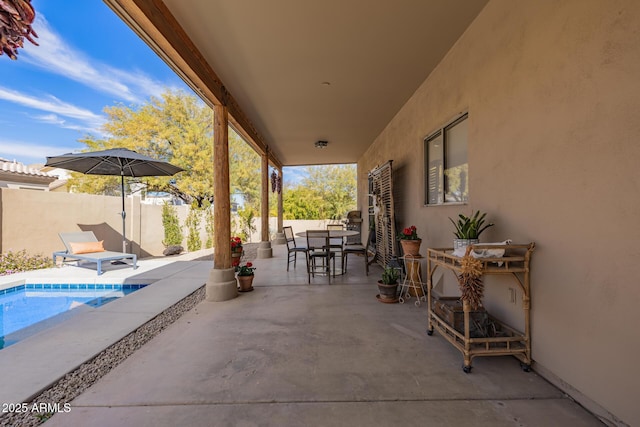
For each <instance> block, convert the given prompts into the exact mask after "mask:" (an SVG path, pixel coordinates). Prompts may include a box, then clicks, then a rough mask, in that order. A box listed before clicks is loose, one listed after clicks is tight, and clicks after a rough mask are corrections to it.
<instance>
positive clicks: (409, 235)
mask: <svg viewBox="0 0 640 427" xmlns="http://www.w3.org/2000/svg"><path fill="white" fill-rule="evenodd" d="M398 240H400V245H401V246H402V253H404V254H405V255H419V254H420V245H421V244H422V239H421V238H419V237H418V230H417V228H416V226H415V225H412V226H411V227H407V228H405V229H404V230H402V233H400V234H399V235H398Z"/></svg>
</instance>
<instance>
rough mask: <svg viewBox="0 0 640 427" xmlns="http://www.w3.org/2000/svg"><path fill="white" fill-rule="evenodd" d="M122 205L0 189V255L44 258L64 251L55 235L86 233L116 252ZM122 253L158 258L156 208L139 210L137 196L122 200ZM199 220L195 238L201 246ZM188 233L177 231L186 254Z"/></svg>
mask: <svg viewBox="0 0 640 427" xmlns="http://www.w3.org/2000/svg"><path fill="white" fill-rule="evenodd" d="M176 210H177V213H178V218H179V219H180V224H182V225H184V222H185V219H186V217H187V214H188V211H189V207H188V206H176ZM121 211H122V201H121V199H120V197H111V196H96V195H89V194H69V193H58V192H45V191H29V190H16V189H7V188H0V226H1V227H2V230H1V231H2V232H1V233H0V251H3V252H6V251H10V250H13V251H18V250H22V249H25V250H26V251H27V252H28V253H30V254H43V255H47V256H48V255H50V254H51V253H52V252H53V251H57V250H62V249H64V246H63V245H62V242H61V241H60V238H59V237H58V233H60V232H71V231H83V230H86V231H88V230H91V231H93V232H94V233H95V234H96V237H98V239H100V240H102V239H104V245H105V248H106V249H107V250H112V251H122V237H121V236H122V217H121V215H120V212H121ZM125 211H126V212H127V217H126V235H127V240H129V241H130V246H129V247H128V250H127V251H128V252H131V253H135V254H137V255H138V256H139V257H148V256H160V255H162V251H163V250H164V246H163V245H162V239H163V238H164V228H163V226H162V206H156V205H145V204H141V203H140V198H139V197H128V198H127V199H126V200H125ZM204 227H205V220H204V217H203V218H202V222H201V227H200V228H201V232H200V237H201V240H202V244H203V245H204V243H205V241H206V233H205V231H204ZM187 233H188V230H187V228H186V227H184V226H183V235H185V239H183V242H182V245H183V246H184V247H185V249H186V247H187V246H186V242H187V241H186V235H187Z"/></svg>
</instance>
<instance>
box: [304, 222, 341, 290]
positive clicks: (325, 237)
mask: <svg viewBox="0 0 640 427" xmlns="http://www.w3.org/2000/svg"><path fill="white" fill-rule="evenodd" d="M307 248H308V252H307V280H308V281H309V283H311V276H313V277H315V275H316V273H322V274H326V275H327V278H328V279H329V283H331V265H330V261H331V260H333V277H335V274H336V253H335V252H333V251H331V249H330V248H329V230H307ZM319 261H322V264H320V265H318V264H317V263H318V262H319Z"/></svg>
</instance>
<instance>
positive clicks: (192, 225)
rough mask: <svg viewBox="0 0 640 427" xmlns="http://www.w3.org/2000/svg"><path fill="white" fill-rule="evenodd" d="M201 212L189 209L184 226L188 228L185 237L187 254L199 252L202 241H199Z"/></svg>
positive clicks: (192, 208)
mask: <svg viewBox="0 0 640 427" xmlns="http://www.w3.org/2000/svg"><path fill="white" fill-rule="evenodd" d="M201 212H202V211H201V210H200V209H197V208H195V207H193V206H192V207H191V210H190V211H189V215H187V220H186V222H185V225H186V226H187V227H188V228H189V234H188V235H187V249H188V250H189V252H194V251H199V250H200V249H202V240H201V239H200V221H201V218H200V213H201Z"/></svg>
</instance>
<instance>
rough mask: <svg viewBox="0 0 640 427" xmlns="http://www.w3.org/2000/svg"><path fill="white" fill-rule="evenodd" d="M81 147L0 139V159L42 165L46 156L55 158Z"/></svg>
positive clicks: (78, 149)
mask: <svg viewBox="0 0 640 427" xmlns="http://www.w3.org/2000/svg"><path fill="white" fill-rule="evenodd" d="M81 148H82V146H80V144H78V145H77V146H68V145H61V144H55V143H52V144H30V143H27V142H24V141H12V140H4V139H0V157H4V158H6V159H8V160H14V159H17V160H18V161H19V162H22V163H25V164H29V163H44V162H45V160H46V157H47V156H57V155H60V154H64V153H71V152H73V151H80V149H81Z"/></svg>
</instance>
